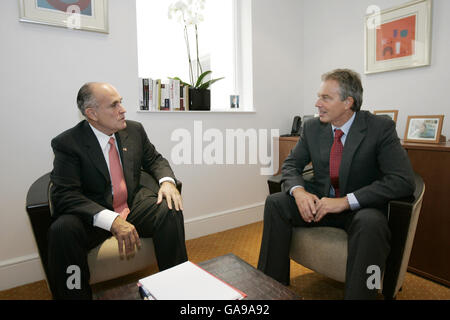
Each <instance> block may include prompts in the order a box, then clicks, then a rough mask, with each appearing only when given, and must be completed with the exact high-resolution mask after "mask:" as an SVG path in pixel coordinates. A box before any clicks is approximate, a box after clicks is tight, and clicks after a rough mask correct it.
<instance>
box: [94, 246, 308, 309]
mask: <svg viewBox="0 0 450 320" xmlns="http://www.w3.org/2000/svg"><path fill="white" fill-rule="evenodd" d="M198 265H199V266H201V267H202V268H203V269H205V270H206V271H208V272H210V273H212V274H213V275H215V276H216V277H218V278H220V279H222V280H223V281H225V282H227V283H228V284H230V285H231V286H233V287H235V288H237V289H239V290H241V291H242V292H244V293H245V294H247V297H246V298H245V299H246V300H300V299H301V297H300V296H298V295H297V294H296V293H295V292H293V291H291V290H289V289H288V288H287V287H286V286H284V285H282V284H281V283H279V282H278V281H275V280H274V279H272V278H270V277H268V276H266V275H265V274H264V273H262V272H261V271H259V270H257V269H255V268H254V267H253V266H251V265H250V264H248V263H247V262H245V261H244V260H242V259H240V258H239V257H237V256H235V255H234V254H232V253H229V254H226V255H223V256H220V257H217V258H213V259H211V260H207V261H204V262H201V263H199V264H198ZM94 299H96V300H141V297H140V296H139V290H138V287H137V285H136V283H129V284H125V285H122V286H119V287H117V288H113V289H109V290H105V291H103V292H99V293H96V294H94Z"/></svg>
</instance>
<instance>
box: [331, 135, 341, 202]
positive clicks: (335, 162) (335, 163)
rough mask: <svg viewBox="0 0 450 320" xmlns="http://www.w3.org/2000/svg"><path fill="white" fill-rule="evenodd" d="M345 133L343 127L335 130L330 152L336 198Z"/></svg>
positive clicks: (332, 183)
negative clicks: (342, 139)
mask: <svg viewBox="0 0 450 320" xmlns="http://www.w3.org/2000/svg"><path fill="white" fill-rule="evenodd" d="M343 134H344V132H342V130H341V129H336V130H335V131H334V142H333V146H332V147H331V152H330V179H331V185H332V186H333V188H334V191H335V196H336V198H339V196H340V194H339V167H340V166H341V159H342V150H344V146H343V145H342V142H341V137H342V135H343Z"/></svg>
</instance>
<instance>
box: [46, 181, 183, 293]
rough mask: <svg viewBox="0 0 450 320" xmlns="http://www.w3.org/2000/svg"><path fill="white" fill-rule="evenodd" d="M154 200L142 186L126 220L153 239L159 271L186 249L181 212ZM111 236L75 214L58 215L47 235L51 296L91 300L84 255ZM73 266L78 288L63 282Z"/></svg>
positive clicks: (140, 232) (155, 197) (172, 264)
mask: <svg viewBox="0 0 450 320" xmlns="http://www.w3.org/2000/svg"><path fill="white" fill-rule="evenodd" d="M156 201H157V195H156V194H155V193H153V192H152V191H150V190H149V189H146V188H142V189H141V190H140V191H139V192H138V193H137V195H136V197H135V199H134V203H133V205H132V207H131V208H130V211H131V212H130V214H129V215H128V216H127V221H128V222H130V223H131V224H133V225H134V226H135V228H136V230H137V232H138V234H139V236H140V237H144V238H145V237H152V238H153V243H154V246H155V254H156V259H157V262H158V267H159V270H160V271H162V270H164V269H167V268H170V267H172V266H175V265H177V264H180V263H182V262H185V261H187V252H186V246H185V235H184V219H183V213H182V212H181V211H175V210H170V209H169V208H168V207H167V203H166V201H165V200H163V202H162V203H161V204H159V205H157V204H156ZM111 236H112V234H111V232H109V231H106V230H103V229H100V228H97V227H94V226H92V224H87V223H85V222H84V221H82V219H80V217H78V216H76V215H61V216H59V217H58V218H57V219H56V221H55V222H54V223H53V224H52V225H51V227H50V229H49V234H48V238H49V257H48V265H49V279H48V280H49V282H50V287H51V288H52V294H53V298H54V299H92V290H91V287H90V285H89V279H90V273H89V266H88V261H87V254H88V252H89V250H90V249H92V248H94V247H96V246H98V245H99V244H101V243H102V242H103V241H105V240H106V239H108V238H109V237H111ZM117 250H119V249H118V248H117ZM131 259H132V258H131ZM130 262H132V261H130ZM73 265H75V266H78V267H79V268H80V276H81V277H80V280H81V281H80V282H81V288H80V289H77V288H72V289H70V288H69V286H68V285H67V282H68V278H69V277H70V273H69V274H68V272H67V270H68V267H69V266H73Z"/></svg>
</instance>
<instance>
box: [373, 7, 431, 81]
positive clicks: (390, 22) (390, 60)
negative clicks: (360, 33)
mask: <svg viewBox="0 0 450 320" xmlns="http://www.w3.org/2000/svg"><path fill="white" fill-rule="evenodd" d="M370 8H371V11H370V12H371V14H369V15H367V16H366V19H365V40H366V41H365V45H366V48H365V73H366V74H367V73H376V72H384V71H391V70H397V69H406V68H415V67H421V66H426V65H429V64H430V54H431V9H432V0H416V1H412V2H408V3H406V4H404V5H401V6H398V7H394V8H391V9H388V10H384V11H381V10H380V9H379V8H378V7H376V6H371V7H370Z"/></svg>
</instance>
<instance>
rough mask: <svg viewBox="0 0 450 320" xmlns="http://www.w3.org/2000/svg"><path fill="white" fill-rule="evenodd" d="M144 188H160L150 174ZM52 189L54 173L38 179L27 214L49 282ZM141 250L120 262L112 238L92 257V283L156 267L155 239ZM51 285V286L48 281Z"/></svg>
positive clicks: (30, 192)
mask: <svg viewBox="0 0 450 320" xmlns="http://www.w3.org/2000/svg"><path fill="white" fill-rule="evenodd" d="M141 184H142V185H143V186H145V187H147V188H149V189H151V190H155V191H157V190H158V189H159V185H158V183H157V182H156V180H155V179H154V178H153V177H152V176H151V175H149V174H147V173H146V172H144V171H142V173H141ZM181 186H182V184H181V182H180V181H177V188H178V190H179V191H180V192H181ZM50 188H51V181H50V173H47V174H45V175H43V176H42V177H40V178H39V179H37V180H36V181H35V182H34V183H33V184H32V185H31V187H30V189H29V190H28V194H27V199H26V210H27V213H28V217H29V219H30V222H31V227H32V230H33V234H34V237H35V240H36V244H37V247H38V251H39V255H40V258H41V262H42V266H43V268H44V272H45V275H46V277H47V278H48V265H47V261H48V239H47V233H48V229H49V227H50V225H51V223H52V222H53V221H54V218H53V217H52V206H51V202H50V201H49V194H50V193H49V190H50ZM140 240H141V249H140V250H137V251H136V254H135V255H134V257H133V258H131V259H120V256H119V250H118V244H117V240H116V238H115V237H113V236H111V237H110V238H109V239H107V240H105V241H104V242H103V243H102V244H100V245H99V246H97V247H95V248H94V249H92V250H91V251H89V253H88V264H89V271H90V274H91V278H90V283H91V284H95V283H99V282H103V281H106V280H110V279H114V278H118V277H121V276H124V275H127V274H130V273H133V272H136V271H139V270H142V269H144V268H146V267H149V266H152V265H156V256H155V249H154V246H153V240H152V238H141V239H140ZM47 283H49V282H48V281H47ZM49 288H50V291H52V288H51V287H50V285H49Z"/></svg>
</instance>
